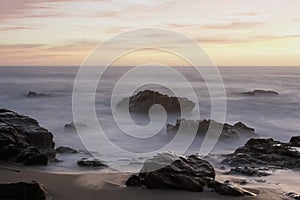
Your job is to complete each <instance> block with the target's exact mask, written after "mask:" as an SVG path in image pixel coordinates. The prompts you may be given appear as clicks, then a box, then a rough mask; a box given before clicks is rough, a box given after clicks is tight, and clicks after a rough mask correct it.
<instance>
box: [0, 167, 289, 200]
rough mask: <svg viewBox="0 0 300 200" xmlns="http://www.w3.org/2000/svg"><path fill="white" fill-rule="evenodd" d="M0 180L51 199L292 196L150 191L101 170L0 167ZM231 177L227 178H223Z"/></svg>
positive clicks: (257, 190)
mask: <svg viewBox="0 0 300 200" xmlns="http://www.w3.org/2000/svg"><path fill="white" fill-rule="evenodd" d="M0 177H1V180H0V182H1V183H8V182H18V181H31V180H36V181H39V182H41V183H42V184H43V185H44V186H45V188H46V190H47V196H48V199H49V200H51V199H53V200H54V199H55V200H66V199H73V200H77V199H78V200H81V199H89V200H93V199H110V200H115V199H145V200H148V199H149V200H150V199H157V200H160V199H162V200H165V199H173V200H181V199H187V200H193V199H207V200H210V199H212V200H213V199H224V200H227V199H232V198H234V199H237V200H238V199H245V200H246V199H255V200H258V199H261V200H265V199H272V200H277V199H278V200H281V199H289V198H288V197H285V196H284V195H282V191H281V190H280V189H278V188H276V189H275V188H274V189H271V188H270V187H261V188H260V187H257V188H256V187H255V188H254V187H252V188H251V187H246V188H247V189H248V190H250V191H252V192H254V193H256V194H257V197H231V196H222V195H219V194H216V193H213V192H209V191H205V192H199V193H198V192H186V191H177V190H149V189H146V188H130V187H126V186H125V185H124V184H125V181H126V180H127V178H128V177H129V174H126V173H117V172H98V173H84V174H83V173H57V172H56V173H47V172H41V171H35V170H31V169H28V168H25V169H24V168H19V167H12V166H9V167H1V168H0ZM220 178H221V179H223V178H228V177H222V176H221V177H220Z"/></svg>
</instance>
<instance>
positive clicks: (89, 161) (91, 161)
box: [77, 158, 107, 167]
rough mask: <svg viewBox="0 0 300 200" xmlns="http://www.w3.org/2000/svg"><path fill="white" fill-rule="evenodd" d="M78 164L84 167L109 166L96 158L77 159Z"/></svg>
mask: <svg viewBox="0 0 300 200" xmlns="http://www.w3.org/2000/svg"><path fill="white" fill-rule="evenodd" d="M77 165H79V166H82V167H107V165H106V164H104V163H103V162H102V161H101V160H98V159H95V158H81V159H80V160H78V161H77Z"/></svg>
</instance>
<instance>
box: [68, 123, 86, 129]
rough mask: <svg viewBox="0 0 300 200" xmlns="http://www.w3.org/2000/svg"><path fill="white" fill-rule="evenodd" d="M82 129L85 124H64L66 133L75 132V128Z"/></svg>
mask: <svg viewBox="0 0 300 200" xmlns="http://www.w3.org/2000/svg"><path fill="white" fill-rule="evenodd" d="M84 127H87V124H84V123H74V122H71V123H69V124H65V130H66V131H75V130H76V128H84Z"/></svg>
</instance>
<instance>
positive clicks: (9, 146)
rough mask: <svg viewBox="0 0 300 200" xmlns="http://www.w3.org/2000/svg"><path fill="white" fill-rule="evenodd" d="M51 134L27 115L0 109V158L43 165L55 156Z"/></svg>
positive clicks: (26, 163)
mask: <svg viewBox="0 0 300 200" xmlns="http://www.w3.org/2000/svg"><path fill="white" fill-rule="evenodd" d="M54 146H55V144H54V141H53V135H52V133H51V132H49V131H48V130H47V129H45V128H43V127H41V126H40V125H39V123H38V122H37V121H36V120H35V119H32V118H30V117H28V116H24V115H20V114H17V113H15V112H13V111H10V110H7V109H0V160H11V161H15V162H20V163H23V164H25V165H45V164H47V162H48V160H49V159H54V158H55V150H54Z"/></svg>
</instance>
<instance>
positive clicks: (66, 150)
mask: <svg viewBox="0 0 300 200" xmlns="http://www.w3.org/2000/svg"><path fill="white" fill-rule="evenodd" d="M55 151H56V153H60V154H73V153H79V152H78V151H77V150H75V149H72V148H70V147H63V146H60V147H57V148H56V149H55Z"/></svg>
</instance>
